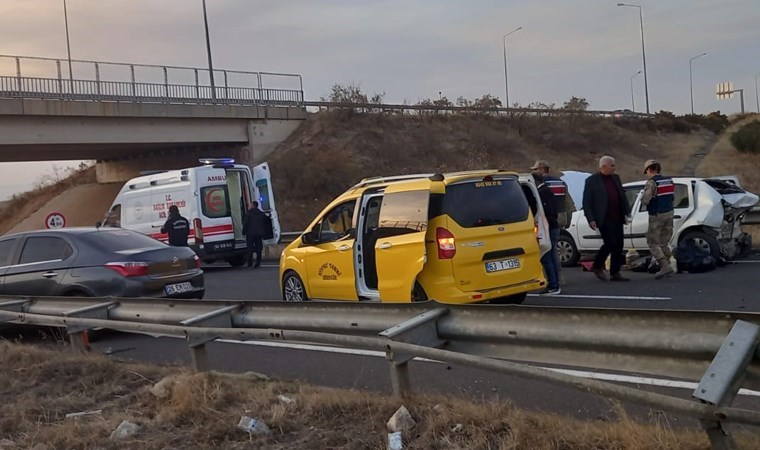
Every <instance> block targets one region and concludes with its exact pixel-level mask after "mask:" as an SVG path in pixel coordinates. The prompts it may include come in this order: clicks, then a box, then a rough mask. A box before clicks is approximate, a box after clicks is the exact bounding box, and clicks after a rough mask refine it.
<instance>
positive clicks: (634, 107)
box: [631, 70, 641, 112]
mask: <svg viewBox="0 0 760 450" xmlns="http://www.w3.org/2000/svg"><path fill="white" fill-rule="evenodd" d="M640 73H641V71H640V70H639V71H638V72H636V73H634V74H633V75H631V111H633V112H636V102H635V101H634V99H633V79H634V78H636V75H638V74H640Z"/></svg>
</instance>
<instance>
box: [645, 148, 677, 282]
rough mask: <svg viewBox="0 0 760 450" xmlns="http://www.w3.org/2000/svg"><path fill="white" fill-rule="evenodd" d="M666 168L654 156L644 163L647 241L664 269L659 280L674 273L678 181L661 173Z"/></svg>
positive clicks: (659, 274)
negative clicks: (647, 215) (674, 227)
mask: <svg viewBox="0 0 760 450" xmlns="http://www.w3.org/2000/svg"><path fill="white" fill-rule="evenodd" d="M661 171H662V167H661V166H660V163H658V162H657V161H655V160H654V159H650V160H647V162H645V163H644V174H645V175H646V176H647V178H649V180H647V183H646V185H645V186H644V194H643V195H642V197H641V203H642V204H643V205H644V206H646V207H647V212H649V228H648V229H647V244H648V245H649V250H650V251H651V252H652V257H653V258H654V259H655V260H657V263H658V264H659V265H660V270H659V272H657V274H656V275H655V276H654V277H655V279H657V280H660V279H662V278H665V277H668V276H670V275H673V268H672V267H670V257H671V256H672V255H673V253H672V252H671V250H670V238H671V237H673V198H674V196H675V184H673V180H672V179H671V178H670V177H665V176H662V175H660V172H661Z"/></svg>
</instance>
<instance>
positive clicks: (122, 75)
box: [0, 55, 304, 108]
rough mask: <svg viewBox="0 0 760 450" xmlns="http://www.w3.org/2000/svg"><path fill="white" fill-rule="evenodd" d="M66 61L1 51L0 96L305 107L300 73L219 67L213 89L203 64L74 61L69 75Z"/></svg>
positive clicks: (215, 72) (215, 71)
mask: <svg viewBox="0 0 760 450" xmlns="http://www.w3.org/2000/svg"><path fill="white" fill-rule="evenodd" d="M62 62H63V63H65V62H67V61H66V60H60V59H54V58H37V57H27V56H9V55H0V97H5V98H30V99H54V100H81V101H107V102H145V103H180V104H226V105H250V106H280V107H299V108H302V107H303V103H304V102H303V80H302V78H301V76H300V75H297V74H284V73H274V72H246V71H237V70H214V74H215V79H217V80H220V83H219V82H217V83H215V85H214V86H213V87H212V86H211V85H210V83H209V82H208V80H206V79H205V78H209V77H208V72H209V71H208V69H203V68H197V67H183V66H158V65H150V64H131V63H113V62H102V61H87V60H72V63H73V64H76V66H77V68H78V71H77V74H76V77H73V76H72V77H64V76H63V72H62V70H61V64H62ZM13 72H15V74H13V75H11V73H13ZM72 75H73V74H72ZM104 75H105V76H104ZM219 75H221V77H220V76H219ZM183 81H184V82H183Z"/></svg>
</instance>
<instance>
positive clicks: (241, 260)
mask: <svg viewBox="0 0 760 450" xmlns="http://www.w3.org/2000/svg"><path fill="white" fill-rule="evenodd" d="M227 262H228V263H230V265H231V266H232V267H240V266H242V265H243V264H245V263H246V257H245V255H236V256H233V257H232V258H227Z"/></svg>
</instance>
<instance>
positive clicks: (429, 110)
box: [304, 101, 654, 119]
mask: <svg viewBox="0 0 760 450" xmlns="http://www.w3.org/2000/svg"><path fill="white" fill-rule="evenodd" d="M304 106H306V107H314V108H319V109H320V110H323V109H324V110H327V111H330V110H352V111H358V112H365V113H373V112H376V113H387V114H417V115H426V114H427V115H431V114H432V115H435V114H492V115H504V114H510V115H531V116H598V117H627V118H640V119H641V118H651V117H654V115H652V114H646V113H634V112H621V111H592V110H576V109H561V108H483V107H476V106H453V105H451V106H438V105H399V104H381V103H337V102H314V101H305V102H304Z"/></svg>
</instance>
